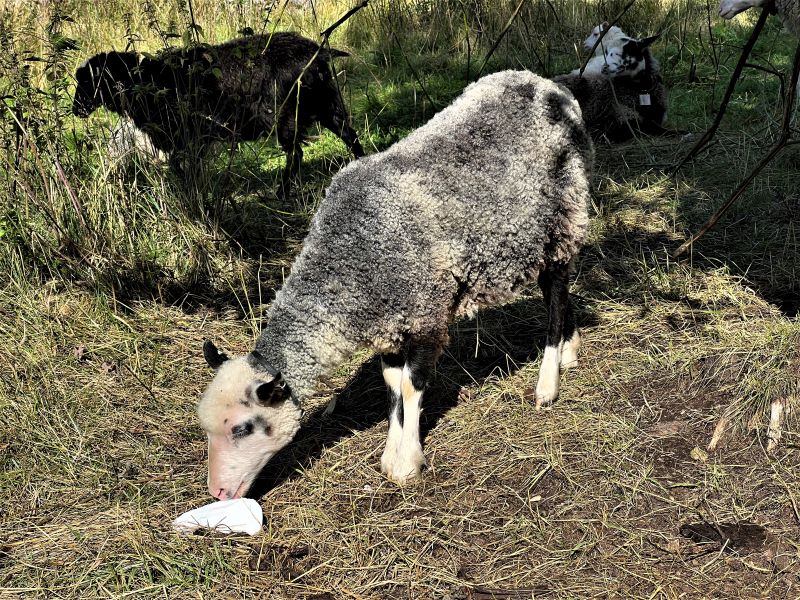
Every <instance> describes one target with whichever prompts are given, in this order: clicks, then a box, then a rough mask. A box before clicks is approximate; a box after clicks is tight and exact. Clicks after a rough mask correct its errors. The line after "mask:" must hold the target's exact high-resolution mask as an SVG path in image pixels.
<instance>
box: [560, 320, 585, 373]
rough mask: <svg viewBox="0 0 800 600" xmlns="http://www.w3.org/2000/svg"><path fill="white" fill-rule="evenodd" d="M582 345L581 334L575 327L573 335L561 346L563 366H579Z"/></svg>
mask: <svg viewBox="0 0 800 600" xmlns="http://www.w3.org/2000/svg"><path fill="white" fill-rule="evenodd" d="M580 347H581V334H580V332H579V331H578V330H577V328H576V329H575V331H574V332H573V333H572V337H571V338H569V339H568V340H566V341H565V342H564V345H563V346H562V347H561V368H562V369H571V368H572V367H577V366H578V350H580Z"/></svg>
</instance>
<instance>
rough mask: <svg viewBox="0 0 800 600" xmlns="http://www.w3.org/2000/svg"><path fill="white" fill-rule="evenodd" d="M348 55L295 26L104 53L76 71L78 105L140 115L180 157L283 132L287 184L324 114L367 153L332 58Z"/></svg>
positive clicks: (85, 112) (354, 147) (154, 136)
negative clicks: (184, 45) (145, 51)
mask: <svg viewBox="0 0 800 600" xmlns="http://www.w3.org/2000/svg"><path fill="white" fill-rule="evenodd" d="M346 55H347V53H345V52H341V51H339V50H328V49H326V48H320V47H319V46H318V45H317V44H316V43H315V42H313V41H311V40H308V39H306V38H303V37H301V36H299V35H297V34H295V33H275V34H272V35H254V36H247V37H243V38H238V39H235V40H231V41H229V42H226V43H224V44H220V45H217V46H210V45H203V46H197V47H193V48H188V49H178V48H173V49H168V50H165V51H163V52H161V53H160V54H159V55H157V56H155V57H152V58H151V57H148V56H144V55H140V54H136V53H133V52H103V53H101V54H96V55H95V56H92V57H91V58H89V59H88V60H87V61H86V62H85V63H84V64H83V65H81V66H80V67H79V68H78V70H77V71H76V73H75V78H76V80H77V88H76V90H75V98H74V101H73V104H72V111H73V113H74V114H75V115H76V116H79V117H83V118H85V117H88V116H89V115H90V114H92V112H94V111H95V110H96V109H97V108H99V107H101V106H103V107H105V108H107V109H108V110H111V111H113V112H116V113H118V114H120V115H122V116H124V117H128V118H130V119H131V120H132V121H133V122H134V123H135V124H136V126H137V127H138V128H140V129H141V130H142V131H144V132H145V133H146V134H147V135H148V136H149V138H150V140H151V141H152V143H153V145H154V146H155V147H156V148H158V149H159V150H161V151H163V152H165V153H167V154H169V155H170V156H171V158H172V159H173V162H174V163H175V164H176V165H177V164H180V158H181V157H179V156H176V155H180V153H181V152H183V151H185V150H187V149H191V148H194V149H195V151H196V150H197V149H202V148H204V147H206V146H207V145H209V144H210V143H213V142H218V141H228V142H231V143H235V142H238V141H248V140H256V139H258V138H261V137H264V136H269V135H271V134H272V133H273V132H274V133H276V135H277V138H278V142H279V143H280V145H281V148H283V150H284V151H285V152H286V155H287V156H286V168H285V169H284V172H283V178H282V191H284V192H285V191H287V190H288V187H289V184H290V181H291V180H292V179H293V178H294V176H295V175H296V174H297V172H298V169H299V168H300V162H301V161H302V157H303V150H302V147H301V144H302V142H303V140H304V137H305V133H306V131H307V129H308V128H309V127H310V126H311V125H312V124H313V123H314V122H319V123H321V124H322V125H323V126H324V127H327V128H328V129H330V130H331V131H333V132H334V133H335V134H337V135H338V136H339V137H340V138H342V140H343V141H344V142H345V144H347V146H348V148H350V150H351V151H352V152H353V154H354V155H355V156H357V157H358V156H363V154H364V152H363V150H362V148H361V144H360V143H359V141H358V136H357V135H356V132H355V130H353V128H352V127H351V126H350V123H349V117H348V114H347V110H346V109H345V106H344V102H343V100H342V97H341V94H340V93H339V88H338V87H337V84H336V81H335V79H334V76H333V73H332V71H331V66H330V58H331V57H332V56H346ZM298 81H299V84H300V85H299V93H298ZM176 159H177V160H176Z"/></svg>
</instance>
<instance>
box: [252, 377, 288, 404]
mask: <svg viewBox="0 0 800 600" xmlns="http://www.w3.org/2000/svg"><path fill="white" fill-rule="evenodd" d="M285 391H286V382H285V381H284V380H283V377H281V374H280V373H278V374H277V375H275V379H273V380H272V381H268V382H267V383H262V384H260V385H259V386H258V387H257V388H256V398H257V399H258V403H259V404H260V405H261V406H276V405H277V404H280V403H281V402H283V401H284V400H285V398H286V395H285Z"/></svg>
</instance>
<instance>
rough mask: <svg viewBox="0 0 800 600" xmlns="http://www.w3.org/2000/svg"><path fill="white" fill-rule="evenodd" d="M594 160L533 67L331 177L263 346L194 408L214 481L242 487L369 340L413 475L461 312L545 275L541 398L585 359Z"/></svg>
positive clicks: (222, 489)
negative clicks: (573, 305) (586, 254)
mask: <svg viewBox="0 0 800 600" xmlns="http://www.w3.org/2000/svg"><path fill="white" fill-rule="evenodd" d="M592 161H593V148H592V143H591V138H590V137H589V136H588V134H587V132H586V129H585V126H584V123H583V120H582V119H581V115H580V109H579V107H578V104H577V102H575V100H574V99H573V98H572V96H571V95H570V94H569V93H568V92H567V91H566V90H565V89H564V88H562V87H560V86H557V85H555V84H553V83H552V82H551V81H548V80H546V79H542V78H541V77H538V76H537V75H534V74H532V73H529V72H527V71H504V72H500V73H495V74H493V75H488V76H486V77H483V78H482V79H480V80H478V81H477V82H475V83H473V84H471V85H470V86H468V87H467V88H466V90H465V91H464V93H463V94H462V95H461V96H460V97H459V98H457V99H456V100H455V101H454V102H453V104H452V105H450V106H449V107H447V108H445V109H444V110H442V111H441V112H440V113H438V114H437V115H435V116H434V117H433V118H432V119H431V120H430V121H429V122H428V123H427V124H426V125H424V126H422V127H421V128H419V129H417V130H416V131H414V132H412V133H411V134H410V135H409V136H408V137H406V138H405V139H403V140H402V141H400V142H398V143H396V144H394V145H393V146H392V147H390V148H389V149H388V150H386V151H384V152H381V153H379V154H375V155H372V156H369V157H366V158H363V159H361V160H358V161H355V162H353V163H351V164H350V165H348V166H347V167H345V168H344V169H342V171H340V172H339V173H338V174H337V175H336V176H335V177H334V178H333V180H332V182H331V184H330V187H329V188H328V190H327V192H326V195H325V199H324V200H323V202H322V204H321V206H320V207H319V210H318V211H317V213H316V215H315V216H314V218H313V219H312V221H311V229H310V231H309V233H308V236H307V237H306V239H305V242H304V244H303V248H302V251H301V252H300V255H299V256H298V257H297V259H296V260H295V262H294V265H293V267H292V271H291V274H290V275H289V277H288V278H287V279H286V282H285V283H284V285H283V288H282V289H281V290H280V291H279V292H278V294H277V296H276V298H275V300H274V302H273V304H272V306H271V308H270V311H269V315H268V323H267V325H266V327H265V328H264V330H263V331H262V332H261V335H260V336H259V339H258V341H257V343H256V349H255V350H254V351H253V352H251V353H250V354H248V355H246V356H242V357H239V358H235V359H228V357H227V356H225V355H223V354H220V353H219V352H218V350H217V349H216V347H215V346H214V345H213V343H212V342H210V341H207V342H206V344H205V346H204V355H205V357H206V360H207V361H208V363H209V365H210V366H211V367H213V368H215V369H216V370H217V373H216V376H215V378H214V380H213V381H212V382H211V384H210V385H209V387H208V389H207V390H206V391H205V393H204V394H203V396H202V398H201V400H200V403H199V406H198V415H199V418H200V423H201V425H202V427H203V428H204V429H205V431H206V433H207V434H208V439H209V479H208V485H209V491H210V493H211V494H212V495H213V496H215V497H217V498H229V497H237V496H240V495H242V494H244V493H246V492H247V490H248V489H249V487H250V485H251V483H252V482H253V480H254V478H255V477H256V475H257V474H258V472H259V471H260V469H261V468H262V467H263V466H264V465H265V464H266V462H267V461H268V460H269V459H270V458H271V457H272V456H273V455H274V453H275V452H277V451H278V450H279V449H280V448H281V447H283V446H285V445H286V444H288V443H289V442H290V441H291V439H292V437H293V436H294V435H295V433H296V432H297V430H298V428H299V419H300V415H301V409H300V405H301V404H302V402H303V401H304V400H305V399H307V398H308V397H309V396H310V395H311V394H312V393H313V392H314V390H315V388H316V386H317V384H318V381H320V380H321V379H323V378H324V377H325V376H326V375H328V374H330V373H331V371H332V370H333V369H335V368H336V367H337V366H339V365H341V364H342V362H343V361H345V360H346V359H347V358H348V357H349V356H351V355H352V354H353V353H354V352H355V351H357V350H358V349H360V348H369V349H371V350H373V351H375V352H378V353H380V354H381V358H382V365H383V376H384V380H385V381H386V384H387V387H388V389H389V398H390V410H389V433H388V437H387V443H386V449H385V451H384V453H383V456H382V458H381V466H382V470H383V471H384V473H386V474H387V475H388V476H389V478H391V479H393V480H394V481H396V482H398V483H405V482H407V481H410V480H412V479H414V478H416V477H417V476H418V475H419V474H420V470H421V468H422V466H423V465H424V463H425V458H424V456H423V453H422V446H421V444H420V438H419V413H420V402H421V399H422V394H423V392H424V390H425V387H426V384H427V382H428V380H429V377H430V375H431V372H432V370H433V367H434V364H435V362H436V359H437V358H438V356H439V354H440V353H441V351H442V348H443V347H444V346H445V345H446V344H447V341H448V324H449V323H450V322H451V321H452V320H453V319H454V318H455V317H458V316H461V315H469V314H472V313H474V312H475V311H476V310H478V309H479V308H480V307H483V306H490V305H496V304H499V303H504V302H508V301H510V300H512V299H514V298H515V297H516V296H517V295H518V294H519V293H520V292H521V291H522V289H523V288H524V287H525V285H526V284H527V283H529V282H531V281H536V280H537V279H538V282H539V284H540V286H541V287H542V290H543V292H544V298H545V302H546V304H547V305H548V308H549V320H550V324H549V329H548V333H547V343H546V348H545V350H544V355H543V358H542V365H541V369H540V374H539V380H538V383H537V386H536V404H537V406H541V405H542V404H545V403H549V402H551V401H552V400H554V399H555V398H556V397H557V396H558V389H559V369H560V367H567V366H569V365H570V364H574V363H575V362H576V360H577V359H576V352H577V349H578V345H579V341H580V336H579V334H578V331H577V329H576V328H575V323H574V319H573V315H572V311H571V309H570V306H569V299H568V293H567V290H568V284H569V273H568V270H569V265H570V262H571V261H572V260H573V259H574V258H575V256H576V255H577V253H578V251H579V249H580V247H581V244H582V243H583V240H584V238H585V235H586V230H587V226H588V221H589V218H588V212H587V210H588V201H589V176H590V175H589V172H590V169H591V165H592Z"/></svg>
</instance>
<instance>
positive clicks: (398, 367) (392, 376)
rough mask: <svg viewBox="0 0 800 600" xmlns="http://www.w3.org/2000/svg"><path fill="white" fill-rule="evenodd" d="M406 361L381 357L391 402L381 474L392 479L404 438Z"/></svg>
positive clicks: (386, 355) (400, 358)
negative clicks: (403, 389)
mask: <svg viewBox="0 0 800 600" xmlns="http://www.w3.org/2000/svg"><path fill="white" fill-rule="evenodd" d="M404 364H405V360H404V359H403V357H402V356H401V355H400V354H384V355H382V356H381V368H382V370H383V380H384V381H385V382H386V393H387V398H388V401H389V433H388V434H387V435H386V447H385V448H384V450H383V455H381V472H383V473H384V474H385V475H387V476H388V477H389V478H392V476H393V475H394V463H395V460H396V459H397V451H398V449H399V448H400V439H401V438H402V436H403V392H402V387H401V384H402V380H403V365H404Z"/></svg>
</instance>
